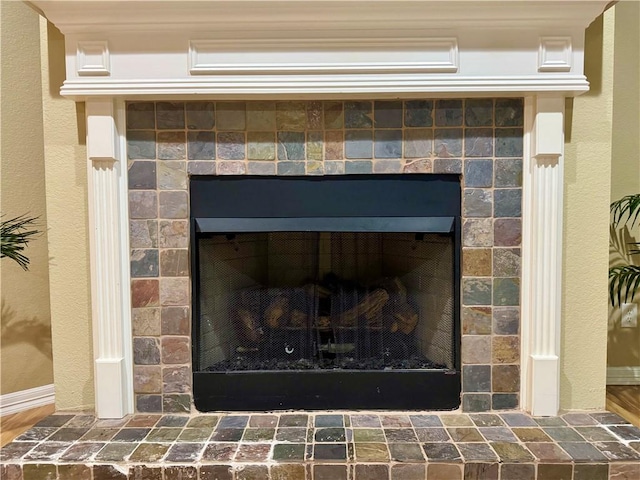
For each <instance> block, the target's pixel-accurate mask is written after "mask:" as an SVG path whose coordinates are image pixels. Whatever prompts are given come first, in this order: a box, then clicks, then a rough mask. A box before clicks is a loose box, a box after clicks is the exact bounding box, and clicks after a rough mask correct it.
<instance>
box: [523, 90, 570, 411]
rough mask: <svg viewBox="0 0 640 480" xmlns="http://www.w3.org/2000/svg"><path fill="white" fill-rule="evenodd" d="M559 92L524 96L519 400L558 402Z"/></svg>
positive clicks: (536, 404)
mask: <svg viewBox="0 0 640 480" xmlns="http://www.w3.org/2000/svg"><path fill="white" fill-rule="evenodd" d="M563 153H564V97H562V96H550V97H528V98H526V99H525V142H524V165H523V212H522V213H523V216H522V222H523V225H522V389H521V397H522V404H523V407H524V409H525V410H528V411H530V412H531V413H532V414H533V415H541V416H546V415H557V413H558V410H559V405H560V324H561V318H560V313H561V298H562V297H561V294H562V292H561V288H562V208H563V201H562V198H563Z"/></svg>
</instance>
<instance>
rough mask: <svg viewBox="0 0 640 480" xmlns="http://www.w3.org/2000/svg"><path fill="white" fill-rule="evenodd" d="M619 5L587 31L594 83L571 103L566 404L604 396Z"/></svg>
mask: <svg viewBox="0 0 640 480" xmlns="http://www.w3.org/2000/svg"><path fill="white" fill-rule="evenodd" d="M614 20H615V18H614V10H613V9H611V10H608V11H607V12H605V14H604V15H603V16H601V17H599V18H598V19H596V20H595V21H594V22H593V23H592V24H591V26H590V27H589V28H588V29H587V32H586V47H585V48H586V51H585V57H586V62H585V73H586V75H587V78H588V79H589V82H590V83H591V89H590V90H589V92H587V93H585V94H583V95H581V96H579V97H576V98H575V99H574V100H573V103H571V102H568V108H567V121H566V124H565V136H566V140H565V142H566V143H565V183H564V187H565V204H564V222H565V223H564V225H565V230H564V241H563V246H564V258H563V296H564V299H563V304H562V332H561V335H562V339H561V342H562V352H563V353H562V358H561V362H562V364H561V380H560V382H561V383H560V405H561V408H563V409H592V408H602V407H604V403H605V377H606V335H607V325H606V322H605V320H604V319H605V318H606V315H607V267H608V261H609V259H608V241H609V238H608V231H609V230H608V229H609V209H608V205H609V195H610V191H609V188H610V174H609V173H610V158H611V128H612V120H611V114H612V107H613V98H612V94H613V33H614Z"/></svg>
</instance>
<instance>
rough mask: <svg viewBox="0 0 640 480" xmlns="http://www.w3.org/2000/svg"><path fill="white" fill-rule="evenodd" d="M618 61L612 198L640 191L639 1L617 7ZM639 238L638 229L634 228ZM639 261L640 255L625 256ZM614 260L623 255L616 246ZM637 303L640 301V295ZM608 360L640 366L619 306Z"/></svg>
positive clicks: (639, 350) (612, 311) (636, 341)
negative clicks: (621, 319) (623, 325)
mask: <svg viewBox="0 0 640 480" xmlns="http://www.w3.org/2000/svg"><path fill="white" fill-rule="evenodd" d="M615 17H616V18H615V38H614V41H615V57H614V61H615V65H614V81H613V132H612V145H611V201H614V200H618V199H620V198H621V197H623V196H625V195H630V194H634V193H640V55H638V46H639V45H640V28H639V26H640V2H637V1H635V0H625V1H622V2H620V3H618V4H617V5H616V6H615ZM633 233H634V234H635V237H636V238H635V239H633V240H632V239H630V238H629V239H628V240H627V241H640V236H638V228H637V227H636V229H635V230H634V231H633ZM622 257H623V258H624V260H625V261H630V262H633V263H635V264H636V265H640V257H639V256H637V255H636V256H633V257H630V256H629V255H624V254H623V255H622ZM610 260H611V262H612V265H615V264H617V263H619V262H620V260H621V255H620V253H619V251H617V250H616V249H612V251H611V258H610ZM635 303H636V304H638V305H640V298H639V297H636V300H635ZM607 363H608V365H609V366H611V367H622V366H640V328H631V329H629V328H620V309H619V308H611V307H610V308H609V345H608V349H607Z"/></svg>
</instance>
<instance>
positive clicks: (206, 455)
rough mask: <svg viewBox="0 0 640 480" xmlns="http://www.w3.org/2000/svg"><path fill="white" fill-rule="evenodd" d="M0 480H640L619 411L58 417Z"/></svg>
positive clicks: (638, 451) (18, 449) (21, 446)
mask: <svg viewBox="0 0 640 480" xmlns="http://www.w3.org/2000/svg"><path fill="white" fill-rule="evenodd" d="M0 478H1V479H2V480H45V479H47V480H54V479H59V480H76V479H77V480H115V479H123V480H125V479H127V480H153V479H159V480H170V479H184V480H187V479H190V480H214V479H215V480H269V479H271V480H423V479H426V478H429V479H434V480H437V479H440V480H462V479H465V480H467V479H468V480H472V479H496V480H497V479H502V480H511V479H513V480H528V479H532V480H533V479H540V480H561V479H566V480H587V479H593V480H597V479H616V480H639V479H640V429H639V428H637V427H635V426H633V425H630V424H629V423H628V422H626V421H625V420H624V419H622V418H621V417H619V416H618V415H616V414H613V413H608V412H600V413H592V412H590V413H568V414H565V415H563V416H559V417H544V418H535V417H530V416H528V415H525V414H523V413H519V412H500V413H478V414H460V413H440V414H431V413H429V414H424V413H407V412H404V413H380V412H376V413H366V412H348V413H345V412H317V413H278V414H275V413H274V414H271V413H251V414H235V413H234V414H197V415H193V416H187V415H181V416H180V415H133V416H129V417H127V418H124V419H122V420H96V418H95V417H93V416H91V415H77V414H65V413H57V414H54V415H51V416H49V417H47V418H45V419H44V420H42V421H40V422H39V423H38V424H36V425H35V426H34V427H33V428H32V429H31V430H29V431H28V432H26V433H24V434H22V435H20V436H19V437H18V438H16V439H15V440H14V441H13V442H12V443H10V444H8V445H6V446H5V447H4V448H2V449H1V450H0Z"/></svg>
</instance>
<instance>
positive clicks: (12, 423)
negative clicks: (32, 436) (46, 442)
mask: <svg viewBox="0 0 640 480" xmlns="http://www.w3.org/2000/svg"><path fill="white" fill-rule="evenodd" d="M54 410H55V407H54V405H53V404H52V405H45V406H44V407H38V408H33V409H31V410H26V411H24V412H18V413H14V414H13V415H7V416H6V417H2V418H0V447H2V446H4V445H6V444H7V443H9V442H10V441H11V440H13V439H14V438H16V437H17V436H18V435H20V434H21V433H23V432H26V431H27V430H29V429H30V428H31V427H32V426H33V425H35V424H36V423H38V422H39V421H40V420H42V419H43V418H44V417H46V416H48V415H51V414H52V413H53V412H54Z"/></svg>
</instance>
